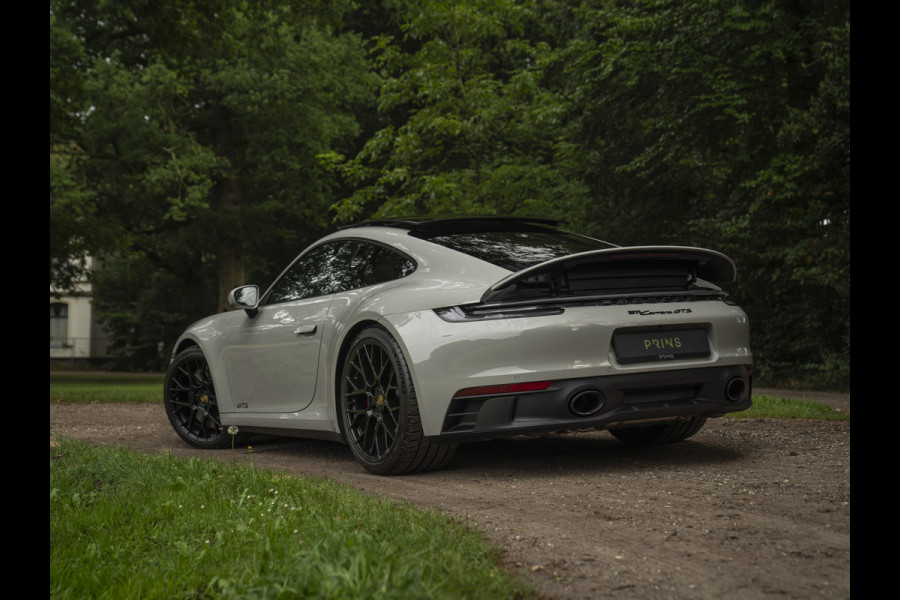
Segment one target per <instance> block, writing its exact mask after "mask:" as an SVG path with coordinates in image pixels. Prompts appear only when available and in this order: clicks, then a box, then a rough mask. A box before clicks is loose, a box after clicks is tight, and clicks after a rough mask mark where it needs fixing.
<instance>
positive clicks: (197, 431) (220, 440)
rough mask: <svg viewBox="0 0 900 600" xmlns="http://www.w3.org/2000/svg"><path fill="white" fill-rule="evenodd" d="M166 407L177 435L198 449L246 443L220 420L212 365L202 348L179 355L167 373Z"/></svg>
mask: <svg viewBox="0 0 900 600" xmlns="http://www.w3.org/2000/svg"><path fill="white" fill-rule="evenodd" d="M163 393H164V403H165V405H166V414H167V415H168V417H169V422H170V423H172V427H173V428H174V429H175V433H177V434H178V435H179V437H181V439H183V440H184V441H185V442H187V443H188V444H190V445H191V446H193V447H195V448H205V449H216V448H227V447H230V446H232V444H238V443H239V442H240V441H243V440H244V439H246V436H241V435H240V434H238V435H236V436H233V435H231V434H229V433H228V429H227V428H226V427H225V426H223V425H222V421H221V420H220V419H219V406H218V404H217V402H216V390H215V386H214V385H213V380H212V374H211V373H210V370H209V364H208V363H207V362H206V357H205V356H204V355H203V351H202V350H200V348H198V347H196V346H193V347H191V348H187V349H186V350H184V351H182V352H180V353H179V354H178V355H177V356H176V357H175V360H173V361H172V364H170V365H169V368H168V370H167V371H166V380H165V388H164V392H163Z"/></svg>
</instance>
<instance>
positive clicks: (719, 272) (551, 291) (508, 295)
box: [481, 246, 737, 303]
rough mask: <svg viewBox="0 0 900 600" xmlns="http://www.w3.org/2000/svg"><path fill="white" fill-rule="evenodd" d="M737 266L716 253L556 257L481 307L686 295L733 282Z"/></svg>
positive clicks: (651, 251)
mask: <svg viewBox="0 0 900 600" xmlns="http://www.w3.org/2000/svg"><path fill="white" fill-rule="evenodd" d="M736 274H737V267H736V266H735V264H734V261H732V260H731V259H730V258H728V257H727V256H725V255H724V254H722V253H720V252H716V251H715V250H707V249H704V248H691V247H687V246H626V247H622V248H609V249H604V250H592V251H590V252H582V253H579V254H572V255H569V256H563V257H559V258H554V259H551V260H548V261H546V262H543V263H540V264H538V265H534V266H532V267H528V268H527V269H522V270H521V271H518V272H516V273H513V274H512V275H509V276H508V277H505V278H503V279H501V280H500V281H498V282H497V283H495V284H494V285H492V286H491V287H490V288H489V289H488V290H487V292H485V293H484V295H483V296H482V298H481V302H482V303H488V302H505V301H513V300H520V299H525V298H547V297H548V296H579V295H586V294H589V295H603V294H611V295H614V294H622V293H645V292H664V291H687V290H688V289H690V286H691V285H692V284H693V283H694V282H695V281H696V280H697V279H703V280H706V281H711V282H728V281H734V279H735V276H736Z"/></svg>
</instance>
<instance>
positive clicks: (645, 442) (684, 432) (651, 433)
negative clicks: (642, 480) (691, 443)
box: [609, 416, 706, 446]
mask: <svg viewBox="0 0 900 600" xmlns="http://www.w3.org/2000/svg"><path fill="white" fill-rule="evenodd" d="M705 423H706V417H704V416H699V417H693V418H690V419H686V420H684V421H675V422H673V423H661V424H659V425H645V426H642V427H622V428H621V429H610V430H609V432H610V433H611V434H613V436H615V438H616V439H617V440H619V441H620V442H624V443H626V444H634V445H639V446H650V445H654V444H670V443H673V442H680V441H681V440H686V439H688V438H689V437H691V436H692V435H694V434H695V433H697V432H698V431H700V429H701V428H702V427H703V425H704V424H705Z"/></svg>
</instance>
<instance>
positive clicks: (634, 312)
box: [628, 308, 692, 317]
mask: <svg viewBox="0 0 900 600" xmlns="http://www.w3.org/2000/svg"><path fill="white" fill-rule="evenodd" d="M690 312H692V311H691V309H689V308H676V309H675V310H629V311H628V314H629V315H641V316H642V317H646V316H649V315H686V314H688V313H690Z"/></svg>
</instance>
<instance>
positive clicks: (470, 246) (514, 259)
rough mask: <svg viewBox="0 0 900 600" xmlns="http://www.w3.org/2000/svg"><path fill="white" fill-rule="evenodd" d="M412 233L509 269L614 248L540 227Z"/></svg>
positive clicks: (578, 236) (589, 239)
mask: <svg viewBox="0 0 900 600" xmlns="http://www.w3.org/2000/svg"><path fill="white" fill-rule="evenodd" d="M412 235H415V236H417V237H421V238H423V239H427V240H429V241H432V242H434V243H436V244H440V245H442V246H446V247H447V248H452V249H453V250H458V251H459V252H464V253H465V254H468V255H470V256H474V257H475V258H480V259H481V260H484V261H487V262H489V263H491V264H494V265H497V266H498V267H503V268H504V269H509V270H510V271H521V270H522V269H525V268H527V267H530V266H533V265H536V264H540V263H542V262H545V261H548V260H550V259H552V258H558V257H560V256H568V255H569V254H577V253H579V252H587V251H589V250H603V249H606V248H612V247H613V246H611V245H609V244H606V243H604V242H601V241H599V240H593V239H591V238H587V237H583V236H580V235H576V234H573V233H566V232H563V231H554V230H550V229H544V228H539V227H535V228H522V229H519V230H510V231H475V232H459V233H447V232H440V233H432V232H427V233H425V232H413V233H412Z"/></svg>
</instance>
